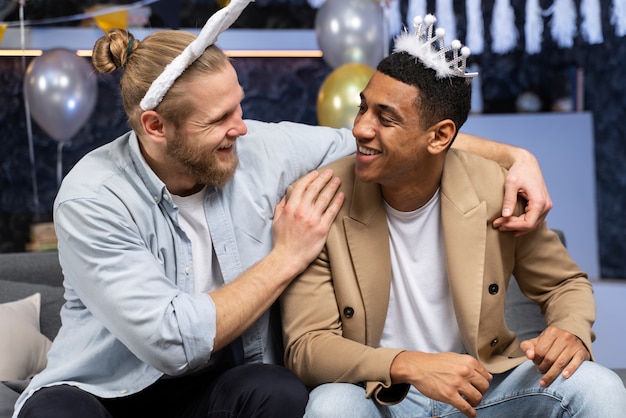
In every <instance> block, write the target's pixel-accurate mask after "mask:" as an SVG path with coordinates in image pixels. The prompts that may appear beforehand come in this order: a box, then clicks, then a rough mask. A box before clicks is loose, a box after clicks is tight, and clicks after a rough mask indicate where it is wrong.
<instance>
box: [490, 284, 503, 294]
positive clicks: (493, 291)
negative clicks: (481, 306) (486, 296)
mask: <svg viewBox="0 0 626 418" xmlns="http://www.w3.org/2000/svg"><path fill="white" fill-rule="evenodd" d="M499 290H500V286H498V285H497V284H495V283H492V284H490V285H489V293H490V294H492V295H495V294H496V293H498V291H499Z"/></svg>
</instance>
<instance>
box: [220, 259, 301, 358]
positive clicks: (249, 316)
mask: <svg viewBox="0 0 626 418" xmlns="http://www.w3.org/2000/svg"><path fill="white" fill-rule="evenodd" d="M281 258H282V257H280V256H279V255H278V254H276V253H275V252H273V253H270V254H269V255H268V256H267V257H265V258H264V259H263V260H261V261H260V262H259V263H257V264H255V265H254V266H252V267H251V268H249V269H248V270H247V271H246V272H244V273H243V274H242V275H241V276H240V277H239V278H238V279H237V280H235V281H234V282H232V283H229V284H228V285H226V286H224V287H222V288H220V289H217V290H215V291H213V292H210V293H209V294H210V296H211V298H212V299H213V301H214V303H215V308H216V312H217V325H216V336H215V343H214V350H219V349H220V348H223V347H224V346H226V345H228V344H229V343H230V342H231V341H232V340H233V339H235V338H236V337H237V336H239V335H241V334H242V333H243V332H244V331H245V330H246V329H247V328H249V327H250V326H251V325H252V324H253V323H254V322H255V321H256V320H257V319H259V317H260V316H261V315H262V314H263V313H264V312H265V311H267V310H268V309H269V308H270V306H271V305H272V303H274V301H275V300H276V299H277V298H278V296H280V294H281V293H282V292H283V290H285V288H286V287H287V285H288V284H289V282H291V280H292V279H293V278H294V277H295V276H296V274H297V273H298V271H297V270H294V269H293V268H292V267H290V266H289V265H288V264H287V263H285V260H284V259H281Z"/></svg>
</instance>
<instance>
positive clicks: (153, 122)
mask: <svg viewBox="0 0 626 418" xmlns="http://www.w3.org/2000/svg"><path fill="white" fill-rule="evenodd" d="M140 121H141V126H142V127H143V130H144V132H145V133H146V135H148V137H150V138H151V139H152V140H153V141H155V142H162V141H165V123H164V121H163V117H162V116H161V115H159V114H158V113H157V112H155V111H154V110H146V111H145V112H143V113H142V114H141V116H140Z"/></svg>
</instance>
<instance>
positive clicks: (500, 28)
mask: <svg viewBox="0 0 626 418" xmlns="http://www.w3.org/2000/svg"><path fill="white" fill-rule="evenodd" d="M518 35H519V34H518V32H517V27H516V26H515V11H514V10H513V7H511V5H510V4H509V2H508V0H496V2H495V4H494V5H493V17H492V20H491V37H492V39H493V43H492V45H491V49H492V50H493V51H494V52H495V53H497V54H506V53H507V52H509V51H511V50H512V49H513V48H514V47H515V45H516V44H517V38H518Z"/></svg>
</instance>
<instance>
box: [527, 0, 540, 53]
mask: <svg viewBox="0 0 626 418" xmlns="http://www.w3.org/2000/svg"><path fill="white" fill-rule="evenodd" d="M542 12H543V9H541V7H540V6H539V0H527V1H526V22H524V34H525V36H526V52H527V53H529V54H531V55H532V54H537V53H539V52H540V51H541V41H542V40H543V17H542Z"/></svg>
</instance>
